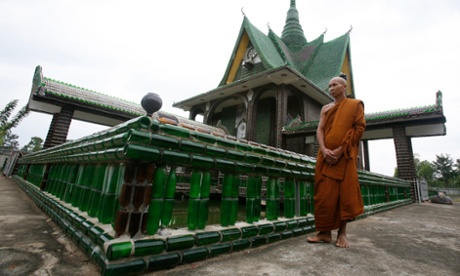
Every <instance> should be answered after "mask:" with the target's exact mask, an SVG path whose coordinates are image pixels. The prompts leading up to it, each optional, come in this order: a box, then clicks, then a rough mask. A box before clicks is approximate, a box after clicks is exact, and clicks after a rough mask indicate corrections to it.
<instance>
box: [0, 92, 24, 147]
mask: <svg viewBox="0 0 460 276" xmlns="http://www.w3.org/2000/svg"><path fill="white" fill-rule="evenodd" d="M17 104H18V100H17V99H15V100H12V101H11V102H9V103H8V104H7V105H6V106H5V107H4V108H3V110H1V111H0V146H2V147H6V146H7V145H6V144H5V143H6V142H7V139H9V140H8V142H9V143H10V144H8V147H10V148H11V146H12V144H11V142H12V141H14V140H15V139H17V138H18V137H17V135H16V138H15V139H12V138H14V136H13V137H12V136H11V135H13V134H12V133H11V129H12V128H14V127H16V126H17V125H18V124H19V123H20V122H21V120H22V119H24V118H25V117H26V116H27V115H28V114H29V109H28V108H27V106H24V107H23V108H21V110H19V111H18V113H16V115H15V116H14V117H13V118H12V119H11V120H10V116H11V114H12V113H13V111H14V109H15V108H16V106H17ZM18 146H19V144H17V145H16V148H17V147H18ZM13 148H14V147H13Z"/></svg>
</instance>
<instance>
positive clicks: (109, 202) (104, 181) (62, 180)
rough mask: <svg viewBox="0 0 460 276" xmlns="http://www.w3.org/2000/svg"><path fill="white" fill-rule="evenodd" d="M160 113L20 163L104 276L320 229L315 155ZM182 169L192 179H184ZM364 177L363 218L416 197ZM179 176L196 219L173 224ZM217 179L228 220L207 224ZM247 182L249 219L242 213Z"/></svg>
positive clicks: (39, 198) (36, 196)
mask: <svg viewBox="0 0 460 276" xmlns="http://www.w3.org/2000/svg"><path fill="white" fill-rule="evenodd" d="M160 121H161V120H160ZM160 121H158V120H155V119H152V118H151V117H147V116H143V117H139V118H136V119H133V120H131V121H128V122H126V123H124V124H122V125H119V126H116V127H114V128H111V129H108V130H106V131H102V132H98V133H95V134H94V135H91V136H88V137H84V138H82V139H79V140H76V141H72V142H68V143H66V144H62V145H59V146H56V147H53V148H49V149H46V150H42V151H39V152H36V153H33V154H30V155H27V156H24V157H22V158H21V159H20V160H19V161H18V167H17V174H16V175H15V176H14V177H13V179H14V180H15V181H16V182H17V183H18V184H19V185H20V186H21V187H22V189H24V190H25V191H26V192H27V193H28V194H29V195H30V197H31V198H32V199H33V200H34V201H35V202H36V204H37V205H38V206H39V207H40V208H42V209H43V210H44V211H45V212H46V213H47V214H48V215H49V216H50V217H51V218H52V219H53V220H54V221H55V222H56V223H57V224H58V225H59V226H61V227H62V228H63V229H64V230H65V231H66V233H67V234H68V235H70V236H71V237H72V238H73V240H74V241H75V242H76V243H77V244H78V245H79V246H80V247H81V248H82V250H84V251H85V252H86V253H87V254H88V255H89V256H90V257H91V259H92V260H93V261H94V262H95V263H97V264H98V265H99V266H100V267H101V274H102V275H121V274H123V275H125V274H141V273H146V272H149V271H155V270H160V269H166V268H170V267H174V266H177V265H179V264H182V263H189V262H193V261H198V260H203V259H206V258H210V257H215V256H218V255H221V254H226V253H231V252H237V251H240V250H244V249H247V248H253V247H257V246H260V245H263V244H267V243H272V242H276V241H279V240H283V239H286V238H290V237H295V236H299V235H303V234H306V233H310V232H312V231H314V230H315V225H314V218H313V215H312V213H313V176H314V167H315V160H314V159H313V158H311V157H308V156H306V155H301V154H298V153H294V152H289V151H285V150H282V149H278V148H273V147H268V146H265V145H262V144H258V143H252V142H248V141H242V140H237V139H236V138H235V137H231V136H223V135H222V134H219V133H214V132H211V131H206V130H204V129H200V128H196V127H193V126H190V125H185V124H182V125H174V122H170V121H168V120H166V121H165V122H166V123H163V121H162V122H161V123H160ZM177 171H181V172H186V174H187V175H188V176H189V177H186V178H184V177H182V176H180V180H178V178H179V175H178V174H177ZM219 179H221V180H219ZM359 179H360V183H361V189H362V194H363V199H364V203H365V213H364V214H363V216H367V215H371V214H374V213H376V212H381V211H385V210H388V209H391V208H395V207H399V206H403V205H407V204H411V203H412V202H413V200H412V199H411V198H410V184H409V183H407V182H406V181H404V180H401V179H396V178H391V177H387V176H383V175H378V174H373V173H369V172H359ZM178 181H181V182H184V181H185V182H188V183H189V187H190V188H189V189H190V190H189V197H190V199H189V206H188V214H187V227H186V228H184V229H170V228H168V225H169V224H170V221H171V215H172V211H173V209H174V194H175V191H176V185H177V182H178ZM216 181H217V182H219V181H220V182H219V184H220V185H221V190H222V200H221V207H220V213H221V221H220V224H219V225H207V215H208V202H209V195H210V188H211V186H212V185H213V183H215V182H216ZM242 186H244V188H245V201H246V221H237V220H236V213H237V204H238V199H239V197H240V196H241V187H242ZM262 191H264V193H262ZM262 201H264V202H266V212H265V216H261V208H262V206H261V205H262ZM281 204H282V206H283V212H281V211H280V206H281Z"/></svg>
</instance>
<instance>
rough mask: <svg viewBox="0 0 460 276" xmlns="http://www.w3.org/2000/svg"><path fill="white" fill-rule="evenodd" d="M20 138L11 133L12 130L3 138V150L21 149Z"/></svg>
mask: <svg viewBox="0 0 460 276" xmlns="http://www.w3.org/2000/svg"><path fill="white" fill-rule="evenodd" d="M18 138H19V136H17V135H16V134H13V133H11V131H10V130H8V131H7V132H6V134H5V137H4V138H3V146H2V147H3V148H7V149H19V142H18Z"/></svg>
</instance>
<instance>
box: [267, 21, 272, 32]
mask: <svg viewBox="0 0 460 276" xmlns="http://www.w3.org/2000/svg"><path fill="white" fill-rule="evenodd" d="M267 27H268V29H269V30H271V28H270V22H267Z"/></svg>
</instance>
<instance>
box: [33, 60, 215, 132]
mask: <svg viewBox="0 0 460 276" xmlns="http://www.w3.org/2000/svg"><path fill="white" fill-rule="evenodd" d="M140 102H141V99H139V103H135V102H130V101H127V100H124V99H120V98H117V97H113V96H110V95H106V94H103V93H99V92H96V91H93V90H90V89H86V88H83V87H79V86H76V85H73V84H69V83H65V82H62V81H58V80H54V79H52V78H48V77H44V76H43V72H42V67H41V66H40V65H38V66H37V67H36V68H35V73H34V77H33V81H32V88H31V92H30V98H29V102H28V104H27V105H28V108H29V109H30V110H32V111H37V112H42V113H47V114H56V113H59V112H60V111H61V109H62V108H63V107H64V106H72V108H73V109H74V110H75V111H74V114H73V118H74V119H77V120H81V121H85V122H90V123H95V124H100V125H106V126H115V125H118V124H120V123H123V122H125V121H127V120H129V119H131V118H135V117H139V116H143V115H145V114H146V111H145V110H144V109H143V108H142V106H141V104H140ZM153 117H154V118H156V119H158V118H160V117H165V118H166V117H167V118H172V119H173V120H175V121H177V122H178V123H184V124H187V125H191V126H195V127H200V128H203V129H208V130H210V131H215V132H220V133H222V132H223V130H222V129H219V128H216V127H213V126H208V125H205V124H203V123H200V122H196V121H193V120H189V119H186V118H183V117H180V116H177V115H173V114H169V113H167V112H164V111H158V112H155V113H154V114H153Z"/></svg>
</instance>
